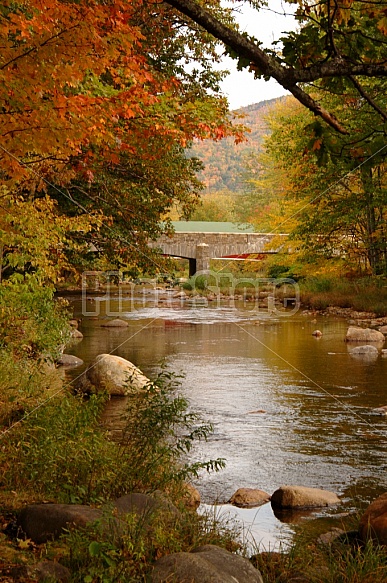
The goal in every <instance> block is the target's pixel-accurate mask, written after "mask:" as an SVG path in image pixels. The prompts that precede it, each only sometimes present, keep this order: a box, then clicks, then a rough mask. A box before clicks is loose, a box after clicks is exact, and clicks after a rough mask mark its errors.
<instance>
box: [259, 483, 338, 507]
mask: <svg viewBox="0 0 387 583" xmlns="http://www.w3.org/2000/svg"><path fill="white" fill-rule="evenodd" d="M339 502H340V498H338V496H336V494H335V493H334V492H329V491H328V490H320V489H319V488H306V487H304V486H281V487H280V488H278V490H276V491H275V492H274V494H273V495H272V497H271V504H272V506H273V507H275V508H319V507H323V506H330V505H333V504H338V503H339Z"/></svg>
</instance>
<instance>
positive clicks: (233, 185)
mask: <svg viewBox="0 0 387 583" xmlns="http://www.w3.org/2000/svg"><path fill="white" fill-rule="evenodd" d="M280 99H282V98H276V99H270V100H267V101H260V102H259V103H254V104H252V105H248V106H247V107H242V108H241V109H239V110H237V112H236V113H237V114H241V115H243V116H244V117H243V118H242V119H241V120H239V121H240V123H243V124H244V125H245V126H246V127H247V128H248V129H249V130H250V131H249V132H248V133H247V134H246V138H247V141H245V142H242V143H240V144H235V141H234V139H233V138H232V137H230V138H226V139H224V140H221V141H219V142H213V141H211V140H204V141H199V140H196V141H195V143H194V145H193V147H192V148H191V150H190V155H192V156H196V157H198V158H200V159H201V160H202V161H203V163H204V166H205V167H204V170H203V171H202V172H201V173H200V174H199V178H200V180H202V181H203V183H204V184H205V187H206V189H205V193H204V194H206V193H214V192H223V193H224V194H226V193H228V194H231V193H237V192H240V191H241V190H242V189H243V173H244V168H245V165H246V163H245V160H246V158H247V157H248V156H249V154H251V153H255V154H257V153H258V152H259V150H260V149H261V147H262V142H263V139H264V137H265V135H267V133H268V128H267V124H266V122H265V115H266V114H267V113H268V111H269V110H270V109H271V108H272V107H273V105H274V104H275V103H277V102H278V101H279V100H280Z"/></svg>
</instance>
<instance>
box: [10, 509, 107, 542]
mask: <svg viewBox="0 0 387 583" xmlns="http://www.w3.org/2000/svg"><path fill="white" fill-rule="evenodd" d="M101 517H102V511H101V510H98V509H96V508H90V506H84V505H82V504H30V505H28V506H25V507H24V508H23V509H22V511H21V512H20V514H19V517H18V526H20V528H21V529H22V531H23V532H24V533H25V535H26V536H27V538H30V539H31V540H32V541H33V542H34V543H37V544H41V543H45V542H47V541H49V540H55V539H57V538H59V536H60V535H61V534H63V532H64V530H66V529H68V528H69V527H71V526H72V525H73V526H77V527H85V526H86V525H87V524H89V523H91V522H95V521H96V520H100V519H101Z"/></svg>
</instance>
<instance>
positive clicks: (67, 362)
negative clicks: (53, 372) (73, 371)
mask: <svg viewBox="0 0 387 583" xmlns="http://www.w3.org/2000/svg"><path fill="white" fill-rule="evenodd" d="M57 364H58V365H59V366H81V364H83V360H82V359H81V358H78V357H77V356H73V355H72V354H62V355H61V356H60V357H59V359H58V361H57Z"/></svg>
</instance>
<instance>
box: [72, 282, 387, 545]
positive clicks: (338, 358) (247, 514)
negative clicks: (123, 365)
mask: <svg viewBox="0 0 387 583" xmlns="http://www.w3.org/2000/svg"><path fill="white" fill-rule="evenodd" d="M172 295H173V292H170V293H168V292H156V291H151V290H147V291H144V292H143V294H142V295H141V296H139V297H137V298H135V299H134V300H133V298H132V297H130V298H129V296H128V297H127V298H126V297H125V294H123V296H122V297H120V298H118V297H117V298H115V297H114V295H113V296H112V295H110V296H109V298H107V296H104V295H101V296H100V297H98V296H94V297H92V296H90V297H88V298H87V300H85V299H84V301H83V304H82V301H81V300H80V298H79V297H78V298H77V297H74V298H70V303H71V305H72V307H73V308H74V316H75V317H78V318H81V319H82V321H81V326H80V329H81V330H82V332H83V334H84V339H83V340H82V341H81V342H80V343H78V344H77V345H74V346H72V347H71V348H69V350H68V352H71V353H72V354H75V355H76V356H79V357H80V358H82V359H83V360H84V361H85V365H87V364H88V363H89V362H90V361H91V360H92V359H93V358H94V357H95V356H96V355H97V354H101V353H113V354H116V355H118V356H122V357H124V358H126V359H128V360H130V361H131V362H133V363H134V364H136V365H137V366H138V367H139V368H140V369H141V370H142V371H143V372H144V373H145V374H146V375H147V376H149V377H153V376H155V375H156V374H157V372H158V371H159V370H160V365H161V363H162V362H164V363H165V364H166V365H167V369H168V370H170V371H174V372H177V373H182V374H183V375H184V378H183V379H182V392H183V393H184V395H185V396H186V397H188V399H189V401H190V406H191V408H192V410H195V411H198V412H200V413H201V414H202V415H203V417H204V418H205V419H207V420H209V421H211V422H212V424H213V426H214V433H213V435H212V436H211V437H210V439H209V440H208V441H207V442H205V443H200V444H198V445H197V446H196V447H195V449H194V450H193V452H192V459H193V460H207V459H210V458H218V457H221V458H225V460H226V464H227V465H226V469H225V470H222V471H221V472H219V473H212V474H204V475H203V476H202V477H201V479H200V482H199V483H198V484H197V486H198V489H199V490H200V492H201V495H202V500H203V501H204V502H205V503H207V504H212V503H214V501H220V502H225V501H227V500H228V499H229V498H230V496H231V495H232V494H233V492H234V491H235V490H236V489H237V488H240V487H253V488H260V489H263V490H266V491H267V492H269V493H272V492H273V491H274V490H275V489H276V488H278V487H279V486H280V485H282V484H297V485H303V486H310V487H318V488H325V489H328V490H332V491H334V492H336V493H337V494H338V495H339V496H340V497H341V498H342V499H343V502H344V503H345V508H346V509H347V510H349V511H353V510H354V509H355V508H357V507H358V506H359V504H360V505H361V503H363V504H364V503H365V502H369V501H371V500H372V499H374V498H375V497H376V496H377V495H379V494H380V493H382V492H384V491H386V490H387V474H386V468H387V456H386V453H387V417H382V416H378V415H375V413H374V412H373V409H374V408H377V407H380V406H383V405H387V383H386V375H387V358H383V357H382V356H379V357H378V358H377V359H376V360H369V359H364V358H360V359H359V358H354V357H353V356H351V355H350V354H349V347H348V346H347V344H346V343H345V342H344V340H343V339H344V337H345V332H346V329H347V326H348V324H347V322H346V321H345V320H344V319H340V318H335V317H326V316H316V315H313V314H310V313H305V312H302V311H301V310H300V311H298V312H296V313H294V314H293V315H283V314H282V315H281V314H280V313H277V314H274V315H270V314H269V313H268V310H267V309H266V310H265V309H258V308H257V306H256V305H255V304H249V303H243V302H239V303H238V302H236V303H235V302H233V303H228V302H226V301H224V302H220V303H209V304H208V305H206V303H204V302H203V304H202V305H189V304H188V303H187V302H182V301H177V300H176V299H172ZM84 314H88V315H86V316H85V315H84ZM118 314H119V315H120V317H121V318H122V319H125V320H127V321H128V323H129V327H128V328H104V327H101V323H103V322H106V320H107V319H108V318H111V317H113V316H115V317H117V315H118ZM315 329H319V330H321V331H322V332H323V336H322V337H321V338H315V337H314V336H312V332H313V330H315ZM80 370H81V369H79V368H78V369H76V370H74V371H72V372H71V373H70V374H71V375H72V376H75V375H76V374H78V373H79V372H80ZM340 510H341V511H342V508H341V509H340ZM233 512H238V516H242V518H243V521H244V523H245V524H249V523H250V524H251V523H252V522H254V524H255V529H256V530H255V532H254V536H255V537H258V538H259V540H260V541H262V542H263V544H264V545H266V547H267V546H271V548H273V546H275V544H276V541H278V540H279V539H280V538H281V536H285V537H286V535H287V533H289V532H290V531H291V528H290V527H289V526H288V525H287V524H286V522H288V521H291V519H290V518H289V516H288V517H286V516H285V517H284V516H281V517H280V518H281V520H278V518H275V517H274V515H273V513H272V511H271V508H270V505H266V506H265V507H263V508H261V509H258V510H257V509H254V511H251V510H249V511H233ZM330 512H332V511H330ZM322 514H324V513H322ZM298 519H299V517H298V518H297V519H296V520H298Z"/></svg>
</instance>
